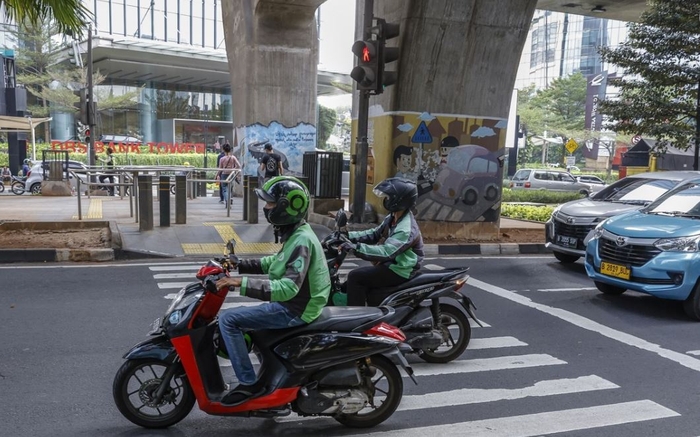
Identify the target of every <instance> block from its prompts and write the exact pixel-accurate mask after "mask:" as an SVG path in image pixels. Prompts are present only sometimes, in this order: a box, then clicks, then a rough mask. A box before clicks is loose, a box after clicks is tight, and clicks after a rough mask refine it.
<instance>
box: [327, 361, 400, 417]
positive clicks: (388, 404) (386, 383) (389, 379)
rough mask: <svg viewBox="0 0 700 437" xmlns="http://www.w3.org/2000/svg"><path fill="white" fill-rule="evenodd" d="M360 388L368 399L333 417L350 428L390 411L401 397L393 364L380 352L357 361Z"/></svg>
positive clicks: (394, 408)
mask: <svg viewBox="0 0 700 437" xmlns="http://www.w3.org/2000/svg"><path fill="white" fill-rule="evenodd" d="M360 373H361V374H362V376H363V379H364V380H365V386H364V389H365V390H367V392H368V393H369V394H370V403H369V405H367V406H366V407H365V408H364V409H362V410H360V411H358V412H357V413H353V414H341V415H338V416H335V417H334V419H335V420H337V421H338V422H340V423H342V424H343V425H345V426H347V427H350V428H371V427H373V426H377V425H379V424H380V423H382V422H384V421H385V420H387V419H388V418H389V417H391V415H392V414H394V411H396V409H397V408H398V406H399V404H400V403H401V398H402V397H403V379H401V373H400V372H399V369H397V368H396V365H395V364H394V363H392V362H391V361H390V360H389V359H388V358H386V357H384V356H382V355H374V356H372V357H371V358H370V363H369V364H365V363H363V364H361V367H360Z"/></svg>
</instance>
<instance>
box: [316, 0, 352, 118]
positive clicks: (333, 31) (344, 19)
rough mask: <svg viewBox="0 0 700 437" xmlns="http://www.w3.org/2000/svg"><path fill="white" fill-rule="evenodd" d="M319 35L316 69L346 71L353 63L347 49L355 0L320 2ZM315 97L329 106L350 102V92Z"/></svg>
mask: <svg viewBox="0 0 700 437" xmlns="http://www.w3.org/2000/svg"><path fill="white" fill-rule="evenodd" d="M319 37H320V47H319V58H320V59H319V64H318V68H319V70H325V71H333V72H338V73H345V74H350V70H352V67H353V54H352V52H351V51H350V49H351V47H352V44H353V42H354V41H355V1H353V0H327V1H326V2H325V3H324V4H322V5H321V32H320V35H319ZM318 101H319V103H321V104H322V105H323V106H328V107H331V108H336V107H338V106H350V105H351V104H352V95H351V94H348V95H344V96H337V97H319V98H318Z"/></svg>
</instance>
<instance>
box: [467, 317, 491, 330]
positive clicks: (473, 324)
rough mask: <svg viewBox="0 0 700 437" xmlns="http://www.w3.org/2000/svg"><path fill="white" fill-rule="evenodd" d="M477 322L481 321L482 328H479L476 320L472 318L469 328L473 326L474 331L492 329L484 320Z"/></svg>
mask: <svg viewBox="0 0 700 437" xmlns="http://www.w3.org/2000/svg"><path fill="white" fill-rule="evenodd" d="M477 320H478V321H479V323H481V326H479V325H478V324H477V323H476V322H475V321H474V319H471V318H470V319H469V326H471V327H472V329H476V328H490V327H491V325H489V324H488V323H486V322H484V321H483V320H481V319H477Z"/></svg>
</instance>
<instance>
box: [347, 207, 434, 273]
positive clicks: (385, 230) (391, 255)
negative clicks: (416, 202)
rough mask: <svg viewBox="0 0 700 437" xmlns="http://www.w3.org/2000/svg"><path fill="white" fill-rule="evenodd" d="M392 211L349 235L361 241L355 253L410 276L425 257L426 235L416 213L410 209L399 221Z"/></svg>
mask: <svg viewBox="0 0 700 437" xmlns="http://www.w3.org/2000/svg"><path fill="white" fill-rule="evenodd" d="M393 220H394V217H393V216H392V215H391V214H389V215H387V216H386V218H385V219H384V221H383V222H382V223H381V224H380V225H379V226H377V227H376V228H374V229H368V230H366V231H355V232H350V233H349V235H348V237H349V238H350V240H352V241H353V242H354V243H357V248H356V249H355V256H357V257H358V258H362V259H366V260H368V261H374V262H377V263H380V264H384V265H386V266H387V267H389V268H390V269H391V270H392V271H393V272H394V273H396V274H397V275H399V276H401V277H402V278H406V279H408V278H410V277H411V276H412V275H413V274H414V273H415V272H416V271H417V270H418V269H420V263H421V261H423V236H422V235H421V233H420V229H419V228H418V223H417V222H416V219H415V217H414V216H413V213H411V212H410V211H406V213H405V214H404V215H402V216H401V218H400V219H399V221H398V223H396V224H393V223H392V221H393Z"/></svg>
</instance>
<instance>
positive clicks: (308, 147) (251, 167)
mask: <svg viewBox="0 0 700 437" xmlns="http://www.w3.org/2000/svg"><path fill="white" fill-rule="evenodd" d="M266 143H270V144H272V148H273V150H274V152H275V153H276V154H278V155H279V156H280V158H281V159H282V168H283V169H284V174H287V175H292V176H301V175H302V164H303V158H304V153H305V152H313V151H314V150H315V149H316V127H315V126H314V125H312V124H308V123H299V124H298V125H296V126H293V127H287V126H284V125H283V124H281V123H278V122H276V121H273V122H272V123H270V124H269V125H267V126H265V125H262V124H259V123H256V124H253V125H249V126H242V127H238V128H236V129H235V131H234V139H233V143H232V146H233V153H234V154H235V155H236V156H237V157H238V158H239V160H240V161H241V164H242V165H243V173H244V174H246V175H249V176H261V174H259V171H260V160H261V159H262V157H263V156H264V155H265V150H264V149H263V147H264V146H265V144H266Z"/></svg>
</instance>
